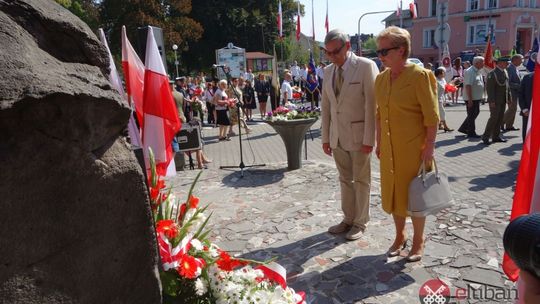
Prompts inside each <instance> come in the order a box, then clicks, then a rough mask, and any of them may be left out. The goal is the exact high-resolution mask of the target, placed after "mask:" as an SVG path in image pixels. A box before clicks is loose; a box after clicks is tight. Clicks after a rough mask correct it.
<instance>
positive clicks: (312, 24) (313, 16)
mask: <svg viewBox="0 0 540 304" xmlns="http://www.w3.org/2000/svg"><path fill="white" fill-rule="evenodd" d="M313 10H314V8H313V0H311V28H312V30H313V41H315V13H314V11H313Z"/></svg>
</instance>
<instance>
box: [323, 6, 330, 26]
mask: <svg viewBox="0 0 540 304" xmlns="http://www.w3.org/2000/svg"><path fill="white" fill-rule="evenodd" d="M324 27H325V28H326V33H327V34H328V30H329V28H330V23H328V0H326V20H325V21H324Z"/></svg>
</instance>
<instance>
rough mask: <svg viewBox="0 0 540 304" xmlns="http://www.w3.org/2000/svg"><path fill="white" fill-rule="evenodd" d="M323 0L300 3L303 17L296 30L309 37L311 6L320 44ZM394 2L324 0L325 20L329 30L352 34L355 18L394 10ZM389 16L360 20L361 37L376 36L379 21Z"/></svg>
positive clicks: (316, 36)
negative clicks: (302, 8)
mask: <svg viewBox="0 0 540 304" xmlns="http://www.w3.org/2000/svg"><path fill="white" fill-rule="evenodd" d="M326 2H327V0H300V3H301V4H303V5H304V9H305V16H304V17H302V18H300V27H301V31H302V33H304V35H306V36H312V35H313V34H312V33H313V30H312V26H311V24H312V22H311V20H312V19H311V7H312V5H311V3H313V6H314V16H315V39H316V40H317V41H323V40H324V36H325V34H326V31H325V28H324V19H325V16H326ZM398 2H399V1H397V0H328V20H329V24H330V30H332V29H335V28H339V29H342V30H344V31H345V32H347V33H348V34H349V35H354V34H356V33H357V32H358V18H360V16H361V15H362V14H365V13H368V12H377V11H389V10H394V11H395V10H396V9H397V5H398ZM409 2H410V1H408V0H405V1H403V9H405V7H406V6H407V7H408V5H409ZM390 14H391V13H384V14H376V15H368V16H365V17H364V18H362V22H361V24H360V30H361V31H362V33H364V34H370V33H373V34H377V33H379V32H380V31H382V30H383V29H384V24H383V23H382V22H381V20H383V19H384V18H386V17H387V16H388V15H390Z"/></svg>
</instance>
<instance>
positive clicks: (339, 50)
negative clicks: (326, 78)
mask: <svg viewBox="0 0 540 304" xmlns="http://www.w3.org/2000/svg"><path fill="white" fill-rule="evenodd" d="M344 46H345V43H344V44H342V45H341V47H340V48H339V49H337V50H335V51H329V50H326V49H325V50H324V52H325V53H326V55H328V56H336V55H337V54H339V52H341V50H342V49H343V47H344Z"/></svg>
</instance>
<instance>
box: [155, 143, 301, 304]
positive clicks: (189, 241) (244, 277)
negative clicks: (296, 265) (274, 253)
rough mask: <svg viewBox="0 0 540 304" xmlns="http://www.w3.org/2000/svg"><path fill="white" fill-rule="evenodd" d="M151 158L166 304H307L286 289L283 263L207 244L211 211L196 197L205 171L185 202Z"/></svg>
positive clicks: (297, 295) (299, 295)
mask: <svg viewBox="0 0 540 304" xmlns="http://www.w3.org/2000/svg"><path fill="white" fill-rule="evenodd" d="M149 154H150V166H151V173H150V178H149V188H150V200H151V206H152V212H153V216H154V220H155V223H156V237H157V241H158V247H159V255H160V259H161V270H160V277H161V282H162V286H163V302H164V303H194V304H195V303H205V304H206V303H218V304H221V303H223V304H225V303H291V304H299V303H305V302H304V297H305V296H304V294H303V293H302V292H300V293H296V292H295V291H294V290H293V289H292V288H289V287H287V285H286V282H285V278H286V274H285V269H284V268H283V267H281V266H280V265H279V264H277V263H275V262H273V261H268V262H257V261H253V260H247V259H239V258H235V257H232V256H231V255H230V254H229V253H228V252H226V251H224V250H221V249H220V248H219V247H218V246H217V245H215V244H213V243H212V242H211V241H210V240H209V239H208V235H209V234H210V230H208V229H206V228H205V227H206V224H207V223H208V220H209V218H210V217H207V216H205V213H204V212H205V211H206V209H207V207H208V206H206V207H204V208H201V207H200V206H199V202H200V200H199V198H197V197H196V196H194V195H193V189H194V186H195V184H196V183H197V180H198V179H199V177H200V175H201V173H202V171H201V173H199V174H198V175H197V177H196V178H195V181H194V182H193V184H192V185H191V188H190V189H189V192H188V199H187V200H186V201H185V202H183V203H181V201H180V200H179V199H177V198H176V197H175V196H174V194H172V193H171V190H170V189H169V190H167V189H166V187H165V183H164V182H163V180H162V179H161V177H160V176H158V175H157V174H156V170H155V162H154V158H153V154H152V151H150V153H149Z"/></svg>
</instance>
